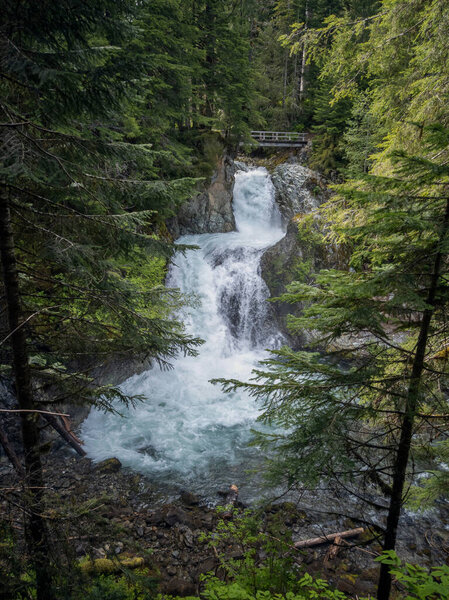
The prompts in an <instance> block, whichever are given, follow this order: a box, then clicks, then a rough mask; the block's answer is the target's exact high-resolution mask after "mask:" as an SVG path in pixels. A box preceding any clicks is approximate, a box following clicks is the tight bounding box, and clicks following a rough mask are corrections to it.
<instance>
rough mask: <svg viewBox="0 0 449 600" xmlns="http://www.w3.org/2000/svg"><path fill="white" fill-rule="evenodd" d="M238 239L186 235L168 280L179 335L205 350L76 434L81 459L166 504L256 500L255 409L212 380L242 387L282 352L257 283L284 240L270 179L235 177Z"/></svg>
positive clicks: (129, 388) (143, 382)
mask: <svg viewBox="0 0 449 600" xmlns="http://www.w3.org/2000/svg"><path fill="white" fill-rule="evenodd" d="M233 210H234V216H235V221H236V229H237V230H236V231H234V232H230V233H215V234H200V235H186V236H183V237H182V238H180V239H179V240H178V243H180V244H188V245H196V246H198V247H199V249H198V250H188V251H187V252H186V253H185V254H182V253H178V254H177V255H176V256H175V259H174V261H173V263H172V265H171V266H170V270H169V273H168V277H167V285H168V286H169V287H177V288H179V289H180V290H181V291H182V292H183V293H185V294H186V295H188V296H191V297H194V298H195V301H194V304H193V305H192V306H190V307H188V308H187V309H185V310H184V312H183V314H182V320H183V321H184V323H185V326H186V329H187V331H188V332H189V333H191V334H192V335H194V336H198V337H201V338H202V339H203V340H204V344H203V346H202V347H201V348H200V351H199V355H198V356H196V357H184V356H180V357H178V358H177V359H176V360H175V361H174V363H173V368H172V369H170V370H161V369H160V368H159V367H156V366H155V367H154V368H152V369H150V370H148V371H145V372H144V373H141V374H140V375H135V376H133V377H131V378H129V379H128V380H127V381H125V382H124V383H123V384H122V386H121V387H122V388H123V391H124V392H126V393H129V394H132V395H135V394H141V395H143V396H145V397H146V401H144V402H142V403H139V404H138V405H137V406H136V407H134V408H129V409H120V412H121V414H122V416H119V415H117V414H110V413H109V414H105V413H103V412H101V411H98V410H92V411H91V412H90V415H89V417H88V418H87V420H86V421H85V422H84V424H83V429H82V437H83V439H84V441H85V448H86V450H87V453H88V456H89V457H91V458H93V459H94V460H96V461H99V460H103V459H105V458H108V457H111V456H115V457H117V458H118V459H119V460H120V461H121V462H122V464H123V465H124V466H128V467H131V468H132V469H134V470H136V471H138V472H141V473H144V474H146V475H148V476H150V477H151V479H152V480H153V481H154V482H155V483H156V484H157V485H158V487H159V488H160V490H161V492H163V493H164V494H166V495H169V496H170V495H171V494H174V493H176V492H177V491H179V489H181V488H187V489H190V490H195V491H196V492H197V493H200V494H201V495H202V496H203V497H206V498H213V496H214V494H215V493H216V491H217V490H218V489H223V488H227V487H228V486H229V484H230V483H236V484H237V485H239V487H240V488H241V497H243V498H244V499H246V500H252V499H254V498H255V497H256V496H257V494H258V483H257V477H251V476H250V475H249V474H248V473H247V472H246V471H247V470H248V469H251V468H255V469H256V470H257V467H258V466H259V465H260V460H261V457H260V450H259V449H258V448H255V447H249V446H248V442H249V441H250V438H251V428H252V427H253V426H254V424H255V421H256V418H257V416H258V407H257V406H256V404H255V401H254V400H253V399H252V398H250V397H249V396H248V394H247V393H245V392H242V391H239V392H237V393H232V394H224V393H223V392H222V391H221V389H220V388H219V386H216V385H212V384H211V383H210V380H211V379H213V378H217V377H224V378H236V379H240V380H248V379H249V378H250V377H251V372H252V369H253V368H254V367H255V366H256V365H257V363H258V361H260V360H261V359H263V358H264V357H266V355H267V350H268V349H272V348H278V347H279V346H280V345H281V344H282V343H283V341H284V340H283V337H282V334H281V333H280V332H279V331H278V329H277V327H276V325H275V322H274V319H273V318H272V312H271V307H270V304H269V303H268V302H267V297H268V295H269V293H268V289H267V287H266V285H265V283H264V281H263V279H262V278H261V275H260V259H261V257H262V254H263V252H264V251H265V250H266V249H267V248H268V247H270V246H272V245H274V244H275V243H276V242H277V241H278V240H280V239H281V238H282V237H283V235H285V230H284V228H283V225H282V219H281V215H280V213H279V210H278V208H277V206H276V203H275V200H274V188H273V184H272V182H271V178H270V176H269V174H268V172H267V171H266V169H263V168H252V169H249V170H241V171H238V172H237V173H236V176H235V187H234V198H233Z"/></svg>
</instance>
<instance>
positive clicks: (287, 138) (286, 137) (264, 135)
mask: <svg viewBox="0 0 449 600" xmlns="http://www.w3.org/2000/svg"><path fill="white" fill-rule="evenodd" d="M251 137H252V138H254V139H255V140H257V141H258V142H301V143H305V142H307V141H308V134H307V133H298V132H297V131H251Z"/></svg>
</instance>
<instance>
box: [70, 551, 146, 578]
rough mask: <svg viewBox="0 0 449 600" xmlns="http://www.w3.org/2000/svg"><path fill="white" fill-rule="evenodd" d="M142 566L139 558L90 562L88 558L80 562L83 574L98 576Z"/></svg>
mask: <svg viewBox="0 0 449 600" xmlns="http://www.w3.org/2000/svg"><path fill="white" fill-rule="evenodd" d="M144 564H145V560H144V559H143V558H142V557H140V556H134V557H125V558H117V559H116V560H111V559H110V558H96V559H94V560H91V559H89V558H88V559H83V560H82V561H81V562H80V568H81V571H83V572H84V573H94V574H97V575H99V574H103V573H120V572H121V571H122V570H123V568H125V569H138V568H139V567H143V566H144Z"/></svg>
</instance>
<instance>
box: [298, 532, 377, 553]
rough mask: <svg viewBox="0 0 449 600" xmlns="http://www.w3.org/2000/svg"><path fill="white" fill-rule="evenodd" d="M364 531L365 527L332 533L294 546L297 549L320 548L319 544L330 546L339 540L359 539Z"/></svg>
mask: <svg viewBox="0 0 449 600" xmlns="http://www.w3.org/2000/svg"><path fill="white" fill-rule="evenodd" d="M364 531H365V529H364V528H363V527H357V529H348V530H347V531H338V532H337V533H330V534H329V535H323V536H321V537H317V538H310V539H308V540H302V541H300V542H295V543H294V546H295V548H309V547H310V546H318V545H319V544H330V543H331V542H334V540H336V539H337V538H341V539H343V538H348V537H357V536H358V535H361V534H362V533H363V532H364Z"/></svg>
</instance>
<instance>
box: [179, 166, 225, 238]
mask: <svg viewBox="0 0 449 600" xmlns="http://www.w3.org/2000/svg"><path fill="white" fill-rule="evenodd" d="M235 171H236V167H235V165H234V161H233V160H232V159H231V158H230V157H229V156H226V155H225V156H223V157H222V158H220V160H219V161H218V163H217V166H216V169H215V171H214V174H213V175H212V178H211V180H210V183H209V184H208V185H207V188H206V189H205V190H204V191H202V192H200V193H199V194H198V195H197V196H195V197H194V198H192V199H191V200H190V201H189V202H187V203H185V204H183V205H182V206H181V208H180V211H179V213H178V215H177V217H176V218H175V219H172V221H171V222H170V223H169V229H170V232H171V233H172V235H173V236H174V237H175V238H177V237H179V236H180V235H185V234H189V233H225V232H228V231H233V230H234V229H235V221H234V214H233V212H232V193H233V190H234V175H235Z"/></svg>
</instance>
